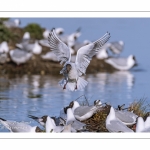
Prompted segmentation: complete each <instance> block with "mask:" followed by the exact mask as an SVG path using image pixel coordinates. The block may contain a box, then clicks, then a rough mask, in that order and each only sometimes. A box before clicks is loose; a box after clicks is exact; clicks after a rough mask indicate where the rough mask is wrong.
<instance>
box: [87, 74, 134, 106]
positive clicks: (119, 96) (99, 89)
mask: <svg viewBox="0 0 150 150" xmlns="http://www.w3.org/2000/svg"><path fill="white" fill-rule="evenodd" d="M134 81H135V77H134V75H133V74H132V73H131V72H129V71H115V72H113V73H106V72H102V73H98V74H96V75H89V76H88V82H89V85H88V88H87V92H86V93H88V97H91V96H93V98H94V99H101V100H102V101H103V102H104V101H105V102H111V101H112V102H113V103H114V101H115V102H116V104H117V102H118V103H120V102H121V101H125V100H126V101H127V100H131V98H132V97H131V96H132V95H131V94H132V89H133V86H134ZM121 103H122V102H121Z"/></svg>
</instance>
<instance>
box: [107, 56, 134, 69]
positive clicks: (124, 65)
mask: <svg viewBox="0 0 150 150" xmlns="http://www.w3.org/2000/svg"><path fill="white" fill-rule="evenodd" d="M105 62H106V63H108V64H110V65H111V66H112V67H113V68H115V69H117V70H129V69H131V68H133V67H134V66H136V65H137V62H136V58H135V56H134V55H129V56H128V57H127V58H121V57H119V58H108V59H105Z"/></svg>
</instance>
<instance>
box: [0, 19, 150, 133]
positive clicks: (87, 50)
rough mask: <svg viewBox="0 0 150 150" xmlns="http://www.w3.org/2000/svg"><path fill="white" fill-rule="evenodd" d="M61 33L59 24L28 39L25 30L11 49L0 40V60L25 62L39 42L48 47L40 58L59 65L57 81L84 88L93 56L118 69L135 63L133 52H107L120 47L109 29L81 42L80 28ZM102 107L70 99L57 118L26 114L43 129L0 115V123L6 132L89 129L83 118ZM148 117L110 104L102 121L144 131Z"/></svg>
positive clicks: (149, 126)
mask: <svg viewBox="0 0 150 150" xmlns="http://www.w3.org/2000/svg"><path fill="white" fill-rule="evenodd" d="M16 22H17V21H16ZM4 24H5V25H6V26H7V27H9V28H10V27H11V25H10V24H9V23H8V22H5V23H4ZM8 24H9V25H8ZM17 24H19V22H17ZM63 33H64V29H63V28H54V29H52V30H45V31H44V32H43V39H41V40H36V41H35V42H34V43H31V42H30V41H31V38H30V33H29V32H25V33H24V35H23V38H22V41H21V42H20V43H17V44H16V48H15V49H11V50H10V49H9V47H8V44H7V42H6V41H3V42H2V43H1V44H0V63H1V64H2V63H6V62H7V59H8V58H7V57H8V55H9V57H10V59H11V61H13V62H14V63H16V64H17V65H20V64H22V63H26V62H27V61H28V60H29V59H31V57H32V56H33V55H40V54H41V52H42V46H46V47H49V49H50V51H49V52H48V53H46V54H45V55H41V58H42V59H49V60H53V61H56V62H60V64H61V65H63V67H62V70H61V71H60V74H62V75H63V77H64V78H63V79H62V80H61V81H60V82H59V84H60V85H61V86H62V88H63V89H68V90H70V91H76V90H84V88H85V87H86V86H87V84H88V82H87V81H86V80H84V75H86V69H87V67H88V65H89V64H90V61H91V60H92V58H93V57H94V56H96V57H97V59H104V61H105V62H106V63H108V64H110V65H112V67H114V68H116V69H118V70H129V69H131V68H132V67H133V66H135V65H136V63H137V62H136V59H135V56H134V55H129V56H128V57H127V58H121V57H119V56H118V57H112V56H109V53H108V50H110V51H111V52H112V53H113V54H115V55H119V54H120V53H121V52H122V50H123V47H124V43H123V41H119V42H107V41H108V40H109V39H110V33H109V32H106V33H105V34H104V35H103V36H102V37H101V38H99V39H97V40H96V41H93V42H92V41H89V40H85V41H84V42H83V43H78V42H77V38H78V37H80V35H81V28H79V29H77V30H76V31H75V32H74V33H72V34H70V35H64V36H63ZM41 45H42V46H41ZM102 109H103V104H102V102H101V101H100V100H96V101H94V105H92V106H81V105H80V104H79V103H78V102H77V101H72V102H71V103H70V104H69V105H68V106H66V107H65V108H62V110H61V111H60V116H59V117H58V118H56V117H50V116H43V117H36V116H31V115H30V116H29V117H30V118H32V119H34V120H35V121H37V122H38V123H39V124H40V125H42V126H43V127H44V130H42V129H40V128H39V127H38V126H34V127H32V126H30V125H29V124H26V123H23V122H16V121H10V120H5V119H3V118H0V123H1V124H3V125H4V126H5V127H6V128H7V129H8V130H9V131H10V132H48V133H53V132H57V133H60V132H89V131H88V129H87V124H85V123H83V121H85V120H87V119H89V118H91V117H92V116H93V115H94V114H95V113H96V112H97V111H101V110H102ZM149 118H150V117H147V119H146V121H145V122H144V120H143V118H141V117H138V116H137V115H136V114H134V113H133V112H130V111H127V110H117V109H115V108H113V106H110V110H109V114H108V116H107V118H106V121H105V124H106V129H107V130H108V131H109V132H134V131H133V130H132V129H130V128H129V127H128V125H136V130H135V132H148V131H150V123H149V120H150V119H149Z"/></svg>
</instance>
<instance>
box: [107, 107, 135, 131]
mask: <svg viewBox="0 0 150 150" xmlns="http://www.w3.org/2000/svg"><path fill="white" fill-rule="evenodd" d="M106 129H107V130H108V131H109V132H133V130H131V129H130V128H128V127H127V126H126V125H125V124H123V123H122V122H121V121H120V120H119V119H117V118H116V115H115V110H114V108H113V107H111V108H110V112H109V114H108V116H107V118H106Z"/></svg>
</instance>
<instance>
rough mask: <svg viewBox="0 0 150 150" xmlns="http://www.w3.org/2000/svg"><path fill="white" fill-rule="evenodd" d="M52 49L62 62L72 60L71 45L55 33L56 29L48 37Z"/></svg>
mask: <svg viewBox="0 0 150 150" xmlns="http://www.w3.org/2000/svg"><path fill="white" fill-rule="evenodd" d="M48 41H49V45H50V50H52V51H53V52H54V54H55V55H56V56H57V58H58V60H59V61H60V64H63V63H66V62H67V61H70V59H71V53H70V49H69V47H68V46H67V45H66V44H65V43H64V42H62V41H61V40H60V39H59V38H58V36H57V35H56V33H55V30H53V31H52V32H51V33H50V34H49V37H48Z"/></svg>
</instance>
